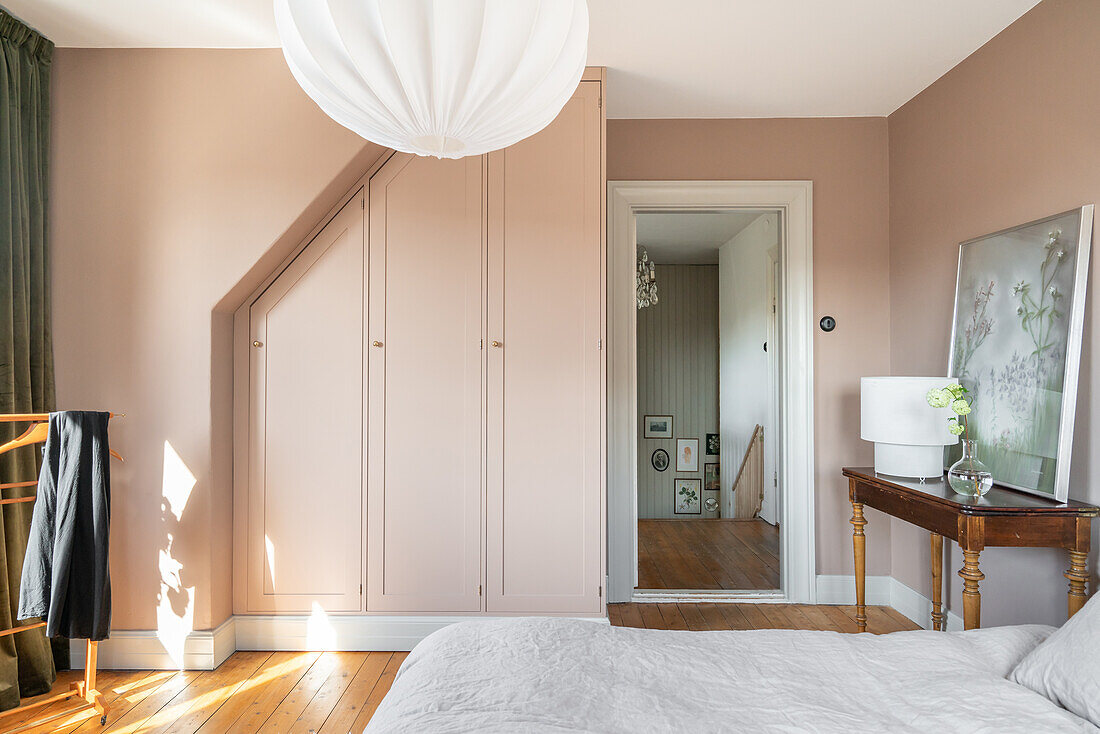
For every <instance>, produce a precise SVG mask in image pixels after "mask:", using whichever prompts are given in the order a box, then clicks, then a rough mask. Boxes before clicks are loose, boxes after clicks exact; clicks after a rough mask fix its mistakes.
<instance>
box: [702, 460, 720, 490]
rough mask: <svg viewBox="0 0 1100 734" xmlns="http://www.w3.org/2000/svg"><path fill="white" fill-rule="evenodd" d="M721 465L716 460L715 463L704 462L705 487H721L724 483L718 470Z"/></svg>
mask: <svg viewBox="0 0 1100 734" xmlns="http://www.w3.org/2000/svg"><path fill="white" fill-rule="evenodd" d="M720 468H721V467H720V465H719V464H718V463H717V462H715V463H713V464H710V463H707V464H703V489H721V488H722V484H721V481H720V480H719V478H718V472H719V470H720Z"/></svg>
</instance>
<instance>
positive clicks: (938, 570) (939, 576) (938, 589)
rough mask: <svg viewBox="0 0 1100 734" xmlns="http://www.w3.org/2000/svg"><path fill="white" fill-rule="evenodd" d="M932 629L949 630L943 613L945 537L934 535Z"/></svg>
mask: <svg viewBox="0 0 1100 734" xmlns="http://www.w3.org/2000/svg"><path fill="white" fill-rule="evenodd" d="M932 629H934V630H939V631H940V632H943V631H944V630H946V629H947V615H945V614H944V613H943V536H942V535H940V534H939V533H932Z"/></svg>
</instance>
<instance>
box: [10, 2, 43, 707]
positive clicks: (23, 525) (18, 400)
mask: <svg viewBox="0 0 1100 734" xmlns="http://www.w3.org/2000/svg"><path fill="white" fill-rule="evenodd" d="M52 54H53V43H51V42H50V41H49V40H48V39H46V38H45V37H43V36H42V35H40V34H39V33H37V32H35V31H34V30H32V29H30V28H28V27H27V26H26V25H24V24H23V23H22V22H20V21H19V20H18V19H17V18H14V17H12V16H11V15H9V14H7V13H5V12H3V11H2V10H0V413H40V412H46V411H49V410H52V409H53V408H54V379H53V345H52V341H51V338H50V277H49V257H48V249H47V227H48V225H47V220H46V209H47V192H48V187H47V185H46V180H47V179H46V177H47V173H48V162H47V161H48V157H49V142H50V57H51V55H52ZM25 428H26V425H25V424H11V423H4V424H0V443H3V442H5V441H8V440H10V439H11V438H14V437H15V436H16V435H18V433H21V432H22V431H23V430H24V429H25ZM40 448H41V447H40V446H33V447H25V448H20V449H16V450H15V451H12V452H9V453H7V454H4V455H2V456H0V481H2V482H5V483H6V482H23V481H30V480H32V479H36V478H37V476H38V467H39V464H40V462H41V451H40ZM22 491H24V490H19V489H6V490H4V496H6V497H13V496H18V493H19V492H22ZM26 491H28V492H33V491H34V488H33V487H31V488H29V490H26ZM31 509H32V505H31V503H24V504H17V505H3V506H2V511H3V522H2V523H0V532H2V533H3V539H2V540H3V542H2V543H0V628H4V629H8V628H11V627H12V626H14V625H15V623H16V620H15V619H14V617H15V611H16V607H17V605H18V603H19V578H20V574H21V572H22V568H23V555H24V553H25V552H26V548H27V532H28V529H29V527H30V518H31ZM55 678H56V673H55V667H54V659H53V653H52V651H51V645H50V641H49V640H47V639H46V636H45V634H44V631H43V630H42V629H36V630H31V631H29V632H21V633H19V634H18V635H7V636H5V637H0V709H7V708H12V707H13V706H17V705H18V704H19V697H20V696H33V695H36V694H38V693H45V692H46V691H48V690H49V689H50V687H51V686H52V685H53V682H54V679H55Z"/></svg>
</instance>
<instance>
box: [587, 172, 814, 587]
mask: <svg viewBox="0 0 1100 734" xmlns="http://www.w3.org/2000/svg"><path fill="white" fill-rule="evenodd" d="M812 198H813V182H811V181H609V182H608V184H607V201H608V223H607V228H608V229H607V235H608V237H607V240H608V276H607V277H608V319H607V327H608V347H609V351H608V368H607V373H608V405H607V487H608V492H607V524H608V528H607V530H608V533H607V538H608V549H607V556H608V558H607V560H608V599H607V600H608V601H609V602H626V601H630V600H631V598H632V597H633V594H634V587H635V585H636V584H637V574H638V523H637V517H638V492H637V486H638V458H637V457H638V439H637V436H638V370H637V357H638V355H637V334H638V332H637V315H638V309H637V307H636V304H635V283H634V279H635V261H636V258H637V250H636V247H637V244H636V243H637V236H636V218H635V215H636V214H638V213H643V212H661V211H690V210H693V209H695V210H701V211H715V210H722V209H773V210H778V211H780V212H781V215H782V226H781V228H780V231H781V234H782V237H781V240H780V271H781V272H780V293H779V303H780V318H781V329H780V332H781V339H782V349H781V350H780V365H779V372H780V380H781V385H782V389H781V390H780V402H781V405H780V415H781V420H780V432H781V440H780V441H779V446H780V448H779V451H780V456H779V479H780V482H779V496H780V497H782V498H783V501H782V502H781V503H780V515H779V521H780V548H781V553H780V579H781V581H780V585H781V590H782V597H783V598H784V599H786V600H787V601H790V602H798V603H803V604H812V603H814V602H815V601H816V597H817V589H816V573H817V561H816V552H815V537H814V434H813V395H814V391H813V384H814V383H813V380H814V377H813V336H814V334H813V206H812ZM760 596H762V595H761V594H759V593H756V594H747V595H746V598H754V597H755V598H759V597H760Z"/></svg>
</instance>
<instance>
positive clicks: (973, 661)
mask: <svg viewBox="0 0 1100 734" xmlns="http://www.w3.org/2000/svg"><path fill="white" fill-rule="evenodd" d="M1051 631H1052V630H1051V628H1050V627H1044V626H1038V625H1027V626H1019V627H999V628H991V629H983V630H974V631H971V632H954V633H951V632H949V633H942V632H924V631H918V632H896V633H894V634H890V635H881V636H875V635H870V634H862V635H854V634H841V633H838V632H807V631H798V630H756V631H744V632H672V631H662V630H641V629H630V628H620V627H609V626H607V625H604V624H598V623H594V622H586V621H579V620H568V619H545V618H542V619H537V618H531V619H516V620H508V621H500V622H464V623H459V624H455V625H452V626H451V627H447V628H445V629H442V630H440V631H438V632H436V633H434V634H432V635H430V636H429V637H427V638H426V639H424V640H423V641H422V642H421V643H420V644H419V645H417V646H416V648H415V649H414V650H413V651H412V653H411V654H410V655H409V657H408V658H407V659H406V660H405V663H404V665H402V666H401V669H400V671H399V672H398V674H397V678H396V680H395V681H394V683H393V687H392V688H391V689H390V692H389V694H388V695H387V696H386V698H385V700H383V701H382V704H381V706H380V707H379V708H378V711H377V712H376V713H375V715H374V717H373V718H372V720H371V722H370V724H369V725H368V726H367V729H366V731H367V732H369V733H370V734H394V733H396V732H409V733H412V732H415V733H416V734H436V733H440V734H442V733H450V732H532V733H534V734H541V733H543V732H624V733H625V732H631V733H632V734H633V733H636V732H830V733H831V732H838V733H839V732H844V734H849V733H850V732H853V731H866V732H937V733H938V732H966V733H967V734H976V733H978V732H990V733H993V732H996V733H997V734H1009V733H1010V732H1026V733H1027V734H1040V733H1045V732H1098V731H1100V730H1098V729H1097V728H1095V727H1093V726H1092V725H1091V724H1089V723H1088V722H1087V721H1085V720H1084V719H1081V718H1078V717H1077V716H1074V715H1073V714H1071V713H1069V712H1067V711H1065V710H1064V709H1062V708H1060V707H1058V706H1056V705H1055V704H1053V703H1051V702H1050V701H1048V700H1047V699H1045V698H1043V697H1042V696H1040V695H1039V694H1037V693H1034V692H1032V691H1030V690H1028V689H1027V688H1025V687H1023V686H1020V685H1017V684H1015V683H1012V682H1010V681H1009V680H1007V679H1006V677H1005V676H1006V675H1007V674H1008V673H1009V671H1011V670H1012V668H1013V666H1015V664H1016V663H1017V661H1019V660H1020V658H1022V657H1023V656H1024V655H1025V654H1026V653H1027V652H1028V651H1029V650H1031V649H1032V648H1033V647H1035V646H1036V645H1037V644H1039V643H1040V642H1042V641H1043V640H1044V639H1045V638H1046V637H1047V635H1049V634H1050V632H1051Z"/></svg>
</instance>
